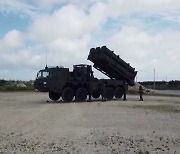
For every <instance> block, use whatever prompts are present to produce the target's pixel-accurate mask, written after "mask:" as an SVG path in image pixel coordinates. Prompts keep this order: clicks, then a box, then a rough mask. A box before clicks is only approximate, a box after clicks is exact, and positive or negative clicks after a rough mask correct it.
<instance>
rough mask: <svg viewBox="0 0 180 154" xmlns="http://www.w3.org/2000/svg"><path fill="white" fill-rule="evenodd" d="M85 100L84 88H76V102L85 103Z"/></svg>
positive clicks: (85, 92) (85, 91)
mask: <svg viewBox="0 0 180 154" xmlns="http://www.w3.org/2000/svg"><path fill="white" fill-rule="evenodd" d="M86 98H87V90H86V89H85V88H78V89H77V91H76V100H77V101H85V100H86Z"/></svg>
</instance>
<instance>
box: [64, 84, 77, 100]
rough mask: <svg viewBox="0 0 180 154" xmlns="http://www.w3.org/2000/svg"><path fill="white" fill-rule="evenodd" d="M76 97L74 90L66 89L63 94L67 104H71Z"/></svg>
mask: <svg viewBox="0 0 180 154" xmlns="http://www.w3.org/2000/svg"><path fill="white" fill-rule="evenodd" d="M73 97H74V90H73V89H72V88H69V87H68V88H65V89H64V90H63V92H62V99H63V100H64V101H65V102H71V101H72V100H73Z"/></svg>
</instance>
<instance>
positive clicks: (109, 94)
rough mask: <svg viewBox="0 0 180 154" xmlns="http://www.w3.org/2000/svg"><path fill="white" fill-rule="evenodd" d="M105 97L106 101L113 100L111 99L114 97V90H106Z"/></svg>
mask: <svg viewBox="0 0 180 154" xmlns="http://www.w3.org/2000/svg"><path fill="white" fill-rule="evenodd" d="M105 95H106V98H107V99H109V100H111V99H113V97H114V89H113V88H110V87H108V88H106V91H105Z"/></svg>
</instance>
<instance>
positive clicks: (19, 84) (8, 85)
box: [0, 79, 34, 92]
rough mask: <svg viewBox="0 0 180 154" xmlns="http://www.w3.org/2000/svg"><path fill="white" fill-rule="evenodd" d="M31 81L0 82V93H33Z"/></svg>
mask: <svg viewBox="0 0 180 154" xmlns="http://www.w3.org/2000/svg"><path fill="white" fill-rule="evenodd" d="M33 90H34V86H33V81H19V80H18V81H15V80H4V79H1V80H0V91H4V92H6V91H7V92H8V91H33Z"/></svg>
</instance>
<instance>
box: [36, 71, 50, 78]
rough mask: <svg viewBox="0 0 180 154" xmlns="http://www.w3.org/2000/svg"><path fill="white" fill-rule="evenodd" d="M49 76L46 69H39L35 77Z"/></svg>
mask: <svg viewBox="0 0 180 154" xmlns="http://www.w3.org/2000/svg"><path fill="white" fill-rule="evenodd" d="M48 76H49V72H47V71H39V72H38V74H37V79H40V78H47V77H48Z"/></svg>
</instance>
